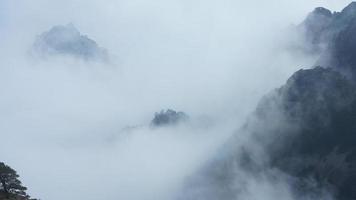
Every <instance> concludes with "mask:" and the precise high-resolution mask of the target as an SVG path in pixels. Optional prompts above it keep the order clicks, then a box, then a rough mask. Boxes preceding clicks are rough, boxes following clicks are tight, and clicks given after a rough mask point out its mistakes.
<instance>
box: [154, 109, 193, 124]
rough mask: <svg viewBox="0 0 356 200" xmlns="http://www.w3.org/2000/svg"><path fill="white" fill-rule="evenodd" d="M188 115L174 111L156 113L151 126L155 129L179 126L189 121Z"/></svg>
mask: <svg viewBox="0 0 356 200" xmlns="http://www.w3.org/2000/svg"><path fill="white" fill-rule="evenodd" d="M188 118H189V117H188V115H186V114H185V113H184V112H176V111H174V110H170V109H168V110H166V111H164V110H162V111H161V112H159V113H155V116H154V118H153V120H152V121H151V125H152V126H154V127H162V126H171V125H177V124H179V123H182V122H186V121H187V120H188Z"/></svg>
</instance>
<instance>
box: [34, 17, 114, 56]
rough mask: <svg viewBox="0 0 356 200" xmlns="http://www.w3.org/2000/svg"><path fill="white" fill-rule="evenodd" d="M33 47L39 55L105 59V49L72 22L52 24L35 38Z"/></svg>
mask: <svg viewBox="0 0 356 200" xmlns="http://www.w3.org/2000/svg"><path fill="white" fill-rule="evenodd" d="M33 49H34V50H35V51H34V52H36V53H37V54H39V55H41V56H46V57H47V56H54V55H69V56H74V57H77V58H80V59H84V60H102V61H106V60H107V59H108V55H107V52H106V50H105V49H102V48H100V47H99V46H98V44H97V43H96V42H95V41H94V40H92V39H90V38H89V37H88V36H86V35H82V34H81V33H80V32H79V30H78V29H77V28H76V27H75V26H74V25H73V24H72V23H69V24H67V25H57V26H53V27H52V28H51V29H49V30H48V31H46V32H43V33H42V34H41V35H40V36H38V38H37V39H36V41H35V43H34V46H33Z"/></svg>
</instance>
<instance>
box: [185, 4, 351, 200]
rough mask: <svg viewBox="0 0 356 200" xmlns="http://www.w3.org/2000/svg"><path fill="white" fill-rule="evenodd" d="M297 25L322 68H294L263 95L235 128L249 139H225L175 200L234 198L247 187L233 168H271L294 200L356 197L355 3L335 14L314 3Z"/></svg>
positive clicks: (250, 171) (252, 171)
mask: <svg viewBox="0 0 356 200" xmlns="http://www.w3.org/2000/svg"><path fill="white" fill-rule="evenodd" d="M302 26H304V27H305V28H306V29H307V30H306V33H307V34H309V35H308V37H309V39H308V40H309V42H310V43H311V44H312V45H320V44H321V43H326V46H324V48H323V49H321V50H322V51H323V53H322V57H321V59H320V61H319V62H320V63H323V64H324V68H323V67H316V68H313V69H308V70H300V71H298V72H296V73H295V74H293V75H292V76H291V78H289V79H288V81H287V82H286V84H285V85H284V86H282V87H281V88H279V89H276V90H274V91H273V92H271V93H270V94H268V95H266V96H265V97H263V98H262V99H261V101H260V103H259V104H258V106H257V108H256V111H255V112H254V113H253V114H252V115H251V117H250V118H249V119H248V121H247V122H246V124H245V125H244V126H243V127H242V128H241V129H240V131H239V132H238V134H246V135H248V137H249V141H250V142H249V143H247V144H244V143H243V145H240V144H241V142H238V141H237V140H236V138H232V139H231V140H230V141H229V142H227V143H226V144H225V145H224V146H223V147H222V150H220V151H219V152H218V153H217V155H216V157H215V159H212V161H211V162H209V163H207V164H206V165H205V166H204V167H203V169H202V170H201V171H200V172H199V173H198V174H196V175H195V176H194V177H193V178H191V179H190V180H189V181H187V182H188V183H187V187H186V188H185V191H184V192H183V193H184V194H185V196H184V197H183V198H181V199H185V200H186V199H194V200H197V199H204V200H206V199H209V200H210V199H211V200H215V199H221V200H233V199H239V198H240V196H239V194H240V193H241V191H243V190H244V189H245V188H244V187H245V185H246V184H245V183H244V181H245V179H244V178H245V177H242V178H240V177H239V173H242V174H243V175H245V176H246V174H252V176H258V174H260V173H265V171H268V170H270V169H277V170H280V171H281V172H283V174H286V175H288V176H290V178H289V179H288V181H289V182H288V183H289V184H290V185H291V188H292V190H293V191H292V193H293V196H294V197H295V199H320V195H321V193H322V192H323V191H324V190H327V191H329V192H331V193H332V194H333V196H334V197H335V199H337V200H353V199H356V145H355V144H356V83H355V80H356V56H354V55H356V3H351V4H350V5H348V6H347V7H346V8H345V9H343V10H342V11H341V12H339V13H331V12H330V11H329V10H326V9H324V8H317V9H315V10H314V12H313V13H311V14H310V15H309V16H308V18H307V19H306V20H305V21H304V23H303V24H302ZM319 50H320V49H319ZM251 145H254V147H251ZM255 146H257V147H258V148H255ZM256 149H258V150H256ZM254 158H257V159H254ZM261 159H262V160H261ZM305 194H310V195H309V196H308V198H305V196H303V195H305ZM313 197H315V198H313ZM317 197H318V198H317ZM241 199H243V198H241Z"/></svg>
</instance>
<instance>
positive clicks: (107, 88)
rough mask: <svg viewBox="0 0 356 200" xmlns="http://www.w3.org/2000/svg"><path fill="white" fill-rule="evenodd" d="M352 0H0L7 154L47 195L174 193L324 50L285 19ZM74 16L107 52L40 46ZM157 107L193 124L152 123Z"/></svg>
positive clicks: (55, 199) (1, 118) (0, 120)
mask: <svg viewBox="0 0 356 200" xmlns="http://www.w3.org/2000/svg"><path fill="white" fill-rule="evenodd" d="M347 3H348V1H336V0H324V1H314V2H310V1H298V2H292V1H280V0H274V1H268V2H249V1H230V0H226V1H198V0H194V1H186V0H182V1H178V0H170V1H161V0H160V1H154V2H153V1H151V2H147V1H140V0H137V1H110V0H108V1H95V0H90V1H86V2H83V1H76V0H65V1H51V2H49V1H44V0H43V1H42V0H36V1H31V2H26V1H10V0H4V1H1V2H0V37H1V38H2V47H1V48H0V55H1V59H0V66H1V67H0V92H1V96H2V97H1V98H0V110H1V112H0V133H1V137H2V138H3V141H4V142H3V144H2V145H1V146H0V152H1V153H0V157H1V158H0V159H1V161H4V162H6V163H7V164H9V165H10V166H12V167H13V168H15V169H17V170H18V172H19V174H20V175H21V178H22V180H23V182H24V184H25V185H26V186H28V188H29V193H30V194H31V195H32V196H34V197H38V198H41V199H51V200H62V199H93V200H94V199H108V200H111V199H112V200H113V199H130V200H135V199H137V200H139V199H140V200H142V199H146V200H150V199H152V200H157V199H158V200H159V199H174V198H175V197H176V196H175V195H176V192H177V191H178V190H179V189H180V188H181V184H182V183H183V182H184V180H185V178H186V177H188V176H190V175H191V174H192V173H194V172H196V170H198V169H199V168H200V166H202V165H203V164H204V163H205V162H206V161H207V160H209V158H210V156H211V155H213V154H214V152H215V151H216V149H218V148H219V146H220V145H221V144H223V143H224V142H225V140H226V139H227V138H228V137H229V136H230V135H231V134H232V133H233V132H234V130H236V129H237V128H239V127H240V125H241V124H242V123H243V122H244V121H245V117H246V116H247V115H248V114H249V113H250V112H252V110H253V109H254V108H255V106H256V104H257V102H258V100H259V99H260V97H261V96H263V95H264V94H266V93H267V92H268V91H270V90H271V89H273V88H275V87H278V86H279V85H281V84H282V83H284V82H285V80H286V79H287V78H288V77H289V76H290V75H291V74H292V73H293V72H294V71H296V70H297V69H299V68H301V67H302V66H305V67H309V66H311V65H312V64H313V63H314V62H315V60H316V57H314V56H308V55H305V54H303V53H298V54H295V52H293V51H286V49H285V48H284V47H285V46H286V43H288V42H289V40H288V39H289V38H288V34H287V31H285V30H287V28H288V26H289V25H291V24H298V23H300V22H301V21H302V19H304V17H305V16H306V15H307V13H308V12H310V11H312V10H313V8H314V7H317V6H325V7H328V8H330V9H335V10H339V9H341V8H342V7H343V6H345V5H346V4H347ZM2 11H3V12H2ZM68 23H73V24H74V25H75V26H76V27H77V28H78V30H79V31H80V32H81V33H82V34H84V35H88V36H89V37H90V38H91V39H93V40H94V41H96V42H97V43H98V44H100V46H102V47H103V48H105V49H107V50H108V52H110V63H100V62H99V63H97V62H94V63H88V62H85V61H82V60H80V59H79V60H78V59H76V58H71V57H59V58H53V59H45V60H38V59H35V58H33V57H32V56H31V53H30V49H31V46H32V45H33V43H34V41H35V39H36V37H37V36H39V35H40V34H41V33H43V32H44V31H46V30H49V29H50V28H51V27H53V26H56V25H65V24H68ZM162 109H175V110H180V111H184V112H185V113H188V114H189V116H190V120H191V121H192V124H189V125H182V126H178V127H166V128H163V129H158V130H157V129H151V128H150V127H149V123H150V121H151V120H152V118H153V117H154V113H155V112H158V111H160V110H162ZM132 126H133V127H138V128H135V129H133V130H131V131H123V130H124V129H125V128H127V127H132ZM248 180H250V184H251V187H250V189H251V190H254V188H265V189H266V190H268V191H269V187H271V186H270V185H268V184H263V183H264V182H262V183H261V182H256V181H255V179H248ZM266 182H267V183H268V181H266ZM261 184H262V185H261ZM277 185H278V183H277ZM283 187H284V186H283ZM276 192H278V193H273V192H272V194H271V197H275V196H279V195H280V193H279V192H282V193H283V190H282V191H276ZM251 193H253V192H251ZM267 194H270V193H267ZM257 195H259V194H257ZM282 195H284V194H282ZM286 195H289V194H288V193H286ZM246 199H260V198H252V197H248V198H247V197H246Z"/></svg>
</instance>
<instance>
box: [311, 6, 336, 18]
mask: <svg viewBox="0 0 356 200" xmlns="http://www.w3.org/2000/svg"><path fill="white" fill-rule="evenodd" d="M312 13H313V14H315V15H322V16H326V17H331V16H332V12H331V11H330V10H329V9H326V8H324V7H317V8H315V9H314V11H313V12H312Z"/></svg>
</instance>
